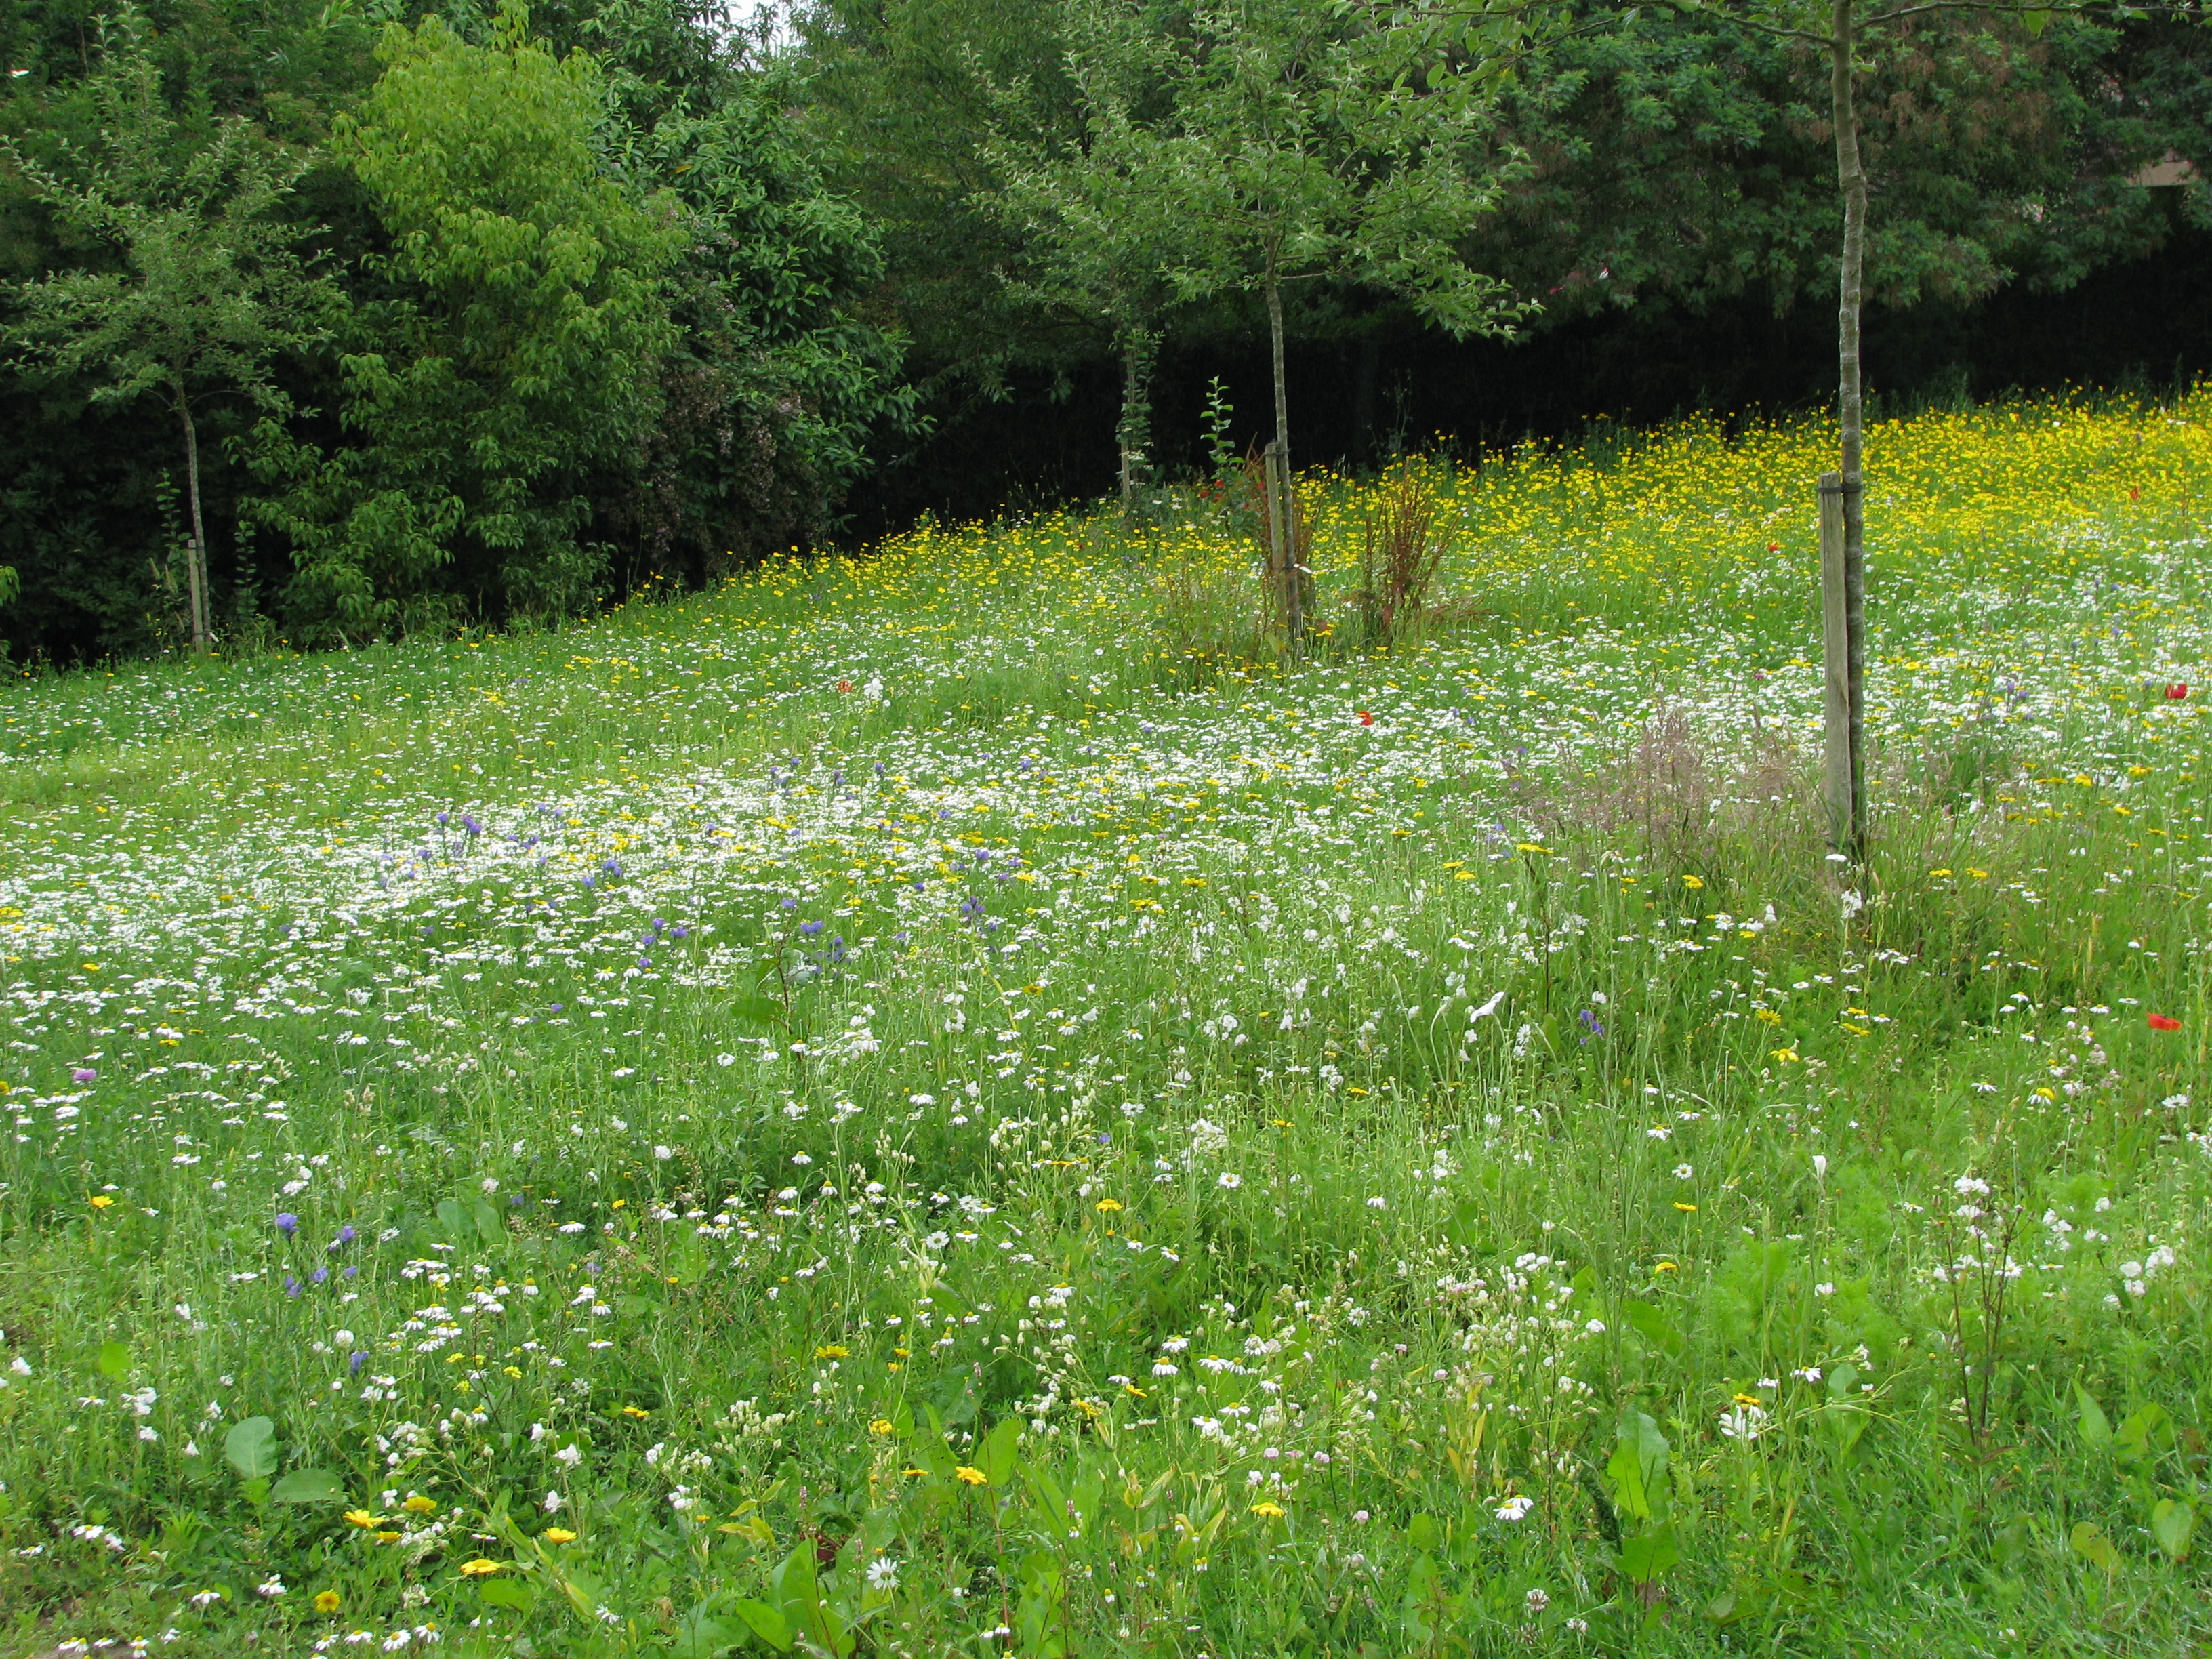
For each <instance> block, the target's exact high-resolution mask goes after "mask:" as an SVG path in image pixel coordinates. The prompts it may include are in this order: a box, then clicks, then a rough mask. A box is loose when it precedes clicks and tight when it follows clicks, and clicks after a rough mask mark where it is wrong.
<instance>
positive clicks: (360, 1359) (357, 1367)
mask: <svg viewBox="0 0 2212 1659" xmlns="http://www.w3.org/2000/svg"><path fill="white" fill-rule="evenodd" d="M346 1364H347V1366H348V1368H349V1369H350V1370H352V1372H353V1374H354V1375H355V1376H360V1375H361V1368H362V1366H363V1365H366V1364H368V1354H366V1353H357V1354H355V1355H354V1356H353V1357H352V1358H350V1359H349V1360H348V1361H347V1362H346Z"/></svg>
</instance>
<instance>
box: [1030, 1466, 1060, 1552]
mask: <svg viewBox="0 0 2212 1659" xmlns="http://www.w3.org/2000/svg"><path fill="white" fill-rule="evenodd" d="M1021 1471H1022V1479H1023V1480H1026V1481H1028V1482H1029V1485H1030V1493H1031V1494H1032V1495H1033V1496H1034V1497H1035V1498H1036V1506H1037V1508H1038V1509H1039V1510H1042V1512H1043V1514H1044V1516H1045V1521H1046V1524H1048V1526H1050V1527H1051V1528H1052V1529H1053V1535H1054V1537H1055V1538H1064V1537H1066V1534H1067V1529H1068V1526H1069V1517H1068V1505H1067V1493H1066V1490H1065V1489H1064V1488H1062V1487H1061V1486H1060V1483H1059V1482H1058V1481H1057V1480H1054V1479H1053V1478H1052V1476H1051V1475H1049V1474H1046V1473H1045V1471H1044V1470H1042V1469H1041V1468H1037V1466H1036V1464H1034V1463H1032V1462H1030V1461H1029V1460H1028V1459H1027V1458H1024V1459H1023V1460H1022V1463H1021Z"/></svg>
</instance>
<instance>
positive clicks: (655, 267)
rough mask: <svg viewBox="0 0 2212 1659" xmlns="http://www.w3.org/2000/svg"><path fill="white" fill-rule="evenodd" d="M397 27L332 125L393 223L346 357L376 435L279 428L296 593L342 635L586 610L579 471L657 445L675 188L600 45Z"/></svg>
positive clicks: (517, 23) (365, 425) (264, 510)
mask: <svg viewBox="0 0 2212 1659" xmlns="http://www.w3.org/2000/svg"><path fill="white" fill-rule="evenodd" d="M379 50H380V56H381V57H382V58H384V60H385V62H386V70H385V73H384V75H383V76H382V77H381V78H380V80H379V81H378V82H377V84H376V87H375V88H374V91H372V92H371V94H369V96H368V99H367V100H365V101H364V102H363V104H362V109H361V112H360V114H359V115H358V116H357V117H349V118H343V119H342V120H341V121H340V122H339V123H338V125H337V131H336V134H335V136H334V140H333V142H334V143H335V144H336V146H337V149H338V151H339V153H340V154H341V155H343V156H345V158H346V159H347V160H348V161H349V162H350V164H351V165H352V167H353V168H354V170H355V172H356V173H357V174H358V175H359V177H360V179H361V180H362V184H363V185H365V186H366V187H367V189H368V193H369V196H370V198H371V200H372V201H373V202H374V204H375V208H376V211H377V213H378V215H379V217H380V220H381V222H382V223H383V226H384V228H385V229H386V232H387V233H388V234H389V237H390V244H389V246H388V249H387V250H386V251H385V252H380V253H379V254H377V255H375V256H374V258H372V259H371V261H370V262H369V264H370V270H372V272H373V273H374V275H375V276H377V277H378V278H380V283H379V284H378V288H379V289H380V291H372V292H370V293H368V294H367V295H363V296H362V297H361V298H360V299H358V300H357V301H356V305H355V307H354V310H353V313H352V316H351V318H350V319H349V325H348V327H347V331H346V342H345V343H346V345H347V347H348V349H347V350H346V352H345V354H344V356H343V359H342V364H343V384H344V391H345V399H344V404H343V419H344V422H345V424H346V426H347V427H348V428H349V429H350V430H351V431H353V432H355V433H356V434H358V435H360V436H361V438H362V440H363V441H362V442H361V443H360V444H358V445H356V446H355V447H349V448H345V449H342V450H340V451H338V452H337V453H335V454H331V455H329V456H323V455H319V454H316V453H313V452H311V451H310V450H308V449H307V447H305V446H304V445H301V444H298V443H295V442H292V441H289V440H287V439H285V438H284V437H283V435H280V434H278V433H276V432H274V431H268V432H267V433H266V434H265V436H266V437H267V439H268V441H269V443H270V452H271V456H272V459H271V460H270V463H269V466H270V471H271V472H272V475H274V474H275V473H276V472H277V471H279V470H280V469H281V471H283V472H284V473H286V474H289V477H290V478H291V481H292V487H291V488H290V489H289V490H288V491H286V492H284V493H283V494H282V495H275V496H272V497H271V498H270V499H269V500H268V501H265V502H264V503H263V504H262V506H261V507H260V512H261V515H262V518H263V520H264V523H266V524H268V525H269V526H270V527H271V528H273V529H276V530H278V531H280V532H283V533H284V534H286V535H287V536H289V538H291V540H292V542H293V544H294V545H295V549H296V552H295V562H296V571H295V575H294V577H293V580H292V590H291V596H290V597H291V599H292V602H293V604H294V605H295V607H296V609H297V611H299V613H300V614H301V617H302V618H303V619H304V620H306V621H307V623H309V624H310V625H313V626H314V627H316V628H317V629H319V631H321V632H323V633H325V634H327V635H333V636H339V637H350V638H361V637H364V636H371V635H382V634H385V633H387V632H389V631H391V630H392V629H394V628H395V627H402V626H405V625H407V624H408V623H410V622H416V621H422V620H428V619H430V618H431V617H433V616H435V614H436V612H437V611H439V610H440V609H441V608H447V609H450V608H452V607H455V606H457V605H458V604H459V602H460V600H461V599H462V598H463V597H464V596H466V597H468V598H471V599H474V600H475V602H476V604H477V605H478V606H479V607H481V608H483V609H487V610H492V611H517V612H522V613H526V614H533V615H538V616H545V617H552V616H558V615H562V614H565V613H568V612H571V611H574V610H575V609H576V608H577V607H578V606H579V605H581V604H582V603H583V602H584V601H585V600H586V599H587V598H589V596H590V595H591V594H592V592H593V591H594V589H595V586H596V585H597V583H598V581H599V578H600V576H601V574H602V572H603V570H604V568H605V562H606V558H607V554H606V550H605V548H604V547H603V546H600V545H597V544H591V543H588V542H586V541H585V540H584V539H582V538H580V534H579V532H580V530H581V528H582V527H583V526H584V525H585V524H586V520H587V519H588V517H589V514H590V509H591V503H590V501H588V499H587V498H586V496H585V495H582V494H581V493H580V491H579V490H578V489H577V488H576V483H577V478H578V476H579V474H580V472H581V471H585V470H586V469H589V468H592V467H593V466H595V465H608V464H618V463H620V462H622V461H623V460H625V459H628V458H629V457H632V456H634V455H635V454H636V453H639V451H640V450H641V447H642V446H643V444H644V443H645V441H646V440H647V437H648V435H650V433H651V432H652V430H653V424H654V422H655V420H656V419H657V417H658V415H659V396H658V386H657V373H656V371H657V368H658V364H659V359H660V357H661V356H662V355H663V354H664V353H665V352H666V351H667V350H668V349H669V348H670V346H671V343H672V341H673V334H672V330H671V324H670V321H669V315H668V307H667V300H666V296H665V293H664V290H663V285H662V281H661V276H662V273H663V272H664V271H665V270H666V269H667V267H668V266H669V265H670V264H671V262H672V261H673V260H674V259H675V258H676V257H677V256H678V252H679V251H680V249H681V246H682V236H681V232H680V230H679V229H678V227H677V225H676V223H675V213H674V210H673V206H672V204H669V203H666V202H665V201H663V200H659V199H657V198H653V197H646V196H643V195H642V194H641V192H639V191H635V190H634V189H632V188H629V186H627V185H624V184H623V182H622V181H620V180H618V179H615V178H613V177H611V176H610V175H609V173H608V171H607V169H606V167H605V165H604V163H603V161H602V159H601V156H600V155H599V150H598V149H597V140H598V138H599V128H600V125H601V120H602V115H603V111H604V103H603V99H602V89H601V86H600V83H599V75H598V70H597V66H596V64H594V63H593V61H592V59H591V58H589V57H588V56H586V55H585V54H583V53H581V52H570V53H568V55H567V56H566V57H565V58H556V57H555V56H554V55H553V53H552V52H550V51H548V50H546V49H545V48H544V46H540V45H538V44H537V43H535V42H533V41H532V40H531V39H530V37H529V35H528V33H527V19H526V15H525V14H523V13H522V12H520V10H508V11H503V12H502V13H501V15H500V17H499V19H498V21H497V23H496V25H495V29H494V32H493V37H492V39H491V40H490V41H489V43H488V44H486V45H483V46H473V45H471V44H470V43H469V42H467V41H466V40H463V39H462V38H461V37H460V36H459V34H457V33H455V32H454V31H453V28H452V27H450V26H449V25H447V23H445V22H443V21H441V20H440V19H437V18H435V17H433V18H428V19H426V20H425V21H423V22H422V24H421V25H420V26H419V27H416V29H415V30H413V31H411V32H410V31H408V30H406V29H404V28H401V27H398V26H397V25H394V26H393V27H392V28H391V29H390V30H389V31H388V32H387V33H386V37H385V40H384V42H383V45H382V46H380V49H379ZM449 563H450V564H452V565H453V566H454V567H455V568H454V570H453V573H452V574H451V575H450V576H441V575H440V574H438V573H439V572H440V571H441V567H444V566H447V564H449Z"/></svg>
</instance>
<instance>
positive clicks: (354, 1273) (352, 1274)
mask: <svg viewBox="0 0 2212 1659" xmlns="http://www.w3.org/2000/svg"><path fill="white" fill-rule="evenodd" d="M343 1277H345V1278H347V1279H359V1278H360V1277H361V1269H360V1268H359V1267H348V1268H347V1269H346V1270H345V1273H344V1274H343Z"/></svg>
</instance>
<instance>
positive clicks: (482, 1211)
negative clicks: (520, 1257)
mask: <svg viewBox="0 0 2212 1659" xmlns="http://www.w3.org/2000/svg"><path fill="white" fill-rule="evenodd" d="M476 1224H477V1231H478V1232H479V1233H481V1234H483V1242H484V1243H487V1244H504V1243H507V1229H506V1228H505V1227H504V1226H502V1225H501V1224H500V1219H499V1212H498V1211H497V1210H495V1209H494V1208H492V1206H490V1205H489V1204H487V1203H485V1202H484V1201H483V1200H482V1199H478V1200H477V1202H476Z"/></svg>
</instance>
